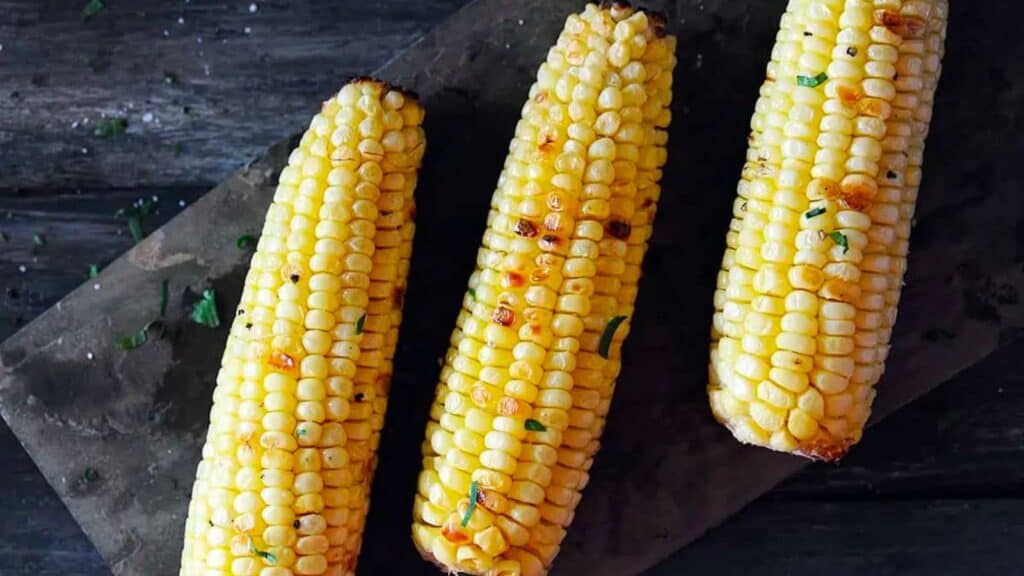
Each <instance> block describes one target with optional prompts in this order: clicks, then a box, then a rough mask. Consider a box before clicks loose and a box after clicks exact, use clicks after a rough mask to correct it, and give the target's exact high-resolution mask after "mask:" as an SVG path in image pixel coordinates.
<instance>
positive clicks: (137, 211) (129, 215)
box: [114, 200, 156, 244]
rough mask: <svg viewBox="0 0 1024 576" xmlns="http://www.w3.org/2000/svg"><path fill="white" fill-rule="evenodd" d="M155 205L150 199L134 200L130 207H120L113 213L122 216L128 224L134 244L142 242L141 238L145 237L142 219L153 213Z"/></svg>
mask: <svg viewBox="0 0 1024 576" xmlns="http://www.w3.org/2000/svg"><path fill="white" fill-rule="evenodd" d="M155 207H156V203H155V202H153V201H152V200H142V201H140V202H136V203H135V204H134V205H132V207H131V208H122V209H120V210H118V211H117V213H115V214H114V216H117V217H118V218H124V219H125V222H126V224H127V225H128V232H129V233H130V234H131V235H132V240H134V241H135V243H136V244H138V243H139V242H142V239H143V238H145V237H146V234H145V232H144V231H143V228H142V221H143V220H144V219H145V218H146V216H149V215H150V214H152V213H153V209H154V208H155Z"/></svg>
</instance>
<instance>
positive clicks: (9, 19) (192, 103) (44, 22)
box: [0, 0, 1024, 576]
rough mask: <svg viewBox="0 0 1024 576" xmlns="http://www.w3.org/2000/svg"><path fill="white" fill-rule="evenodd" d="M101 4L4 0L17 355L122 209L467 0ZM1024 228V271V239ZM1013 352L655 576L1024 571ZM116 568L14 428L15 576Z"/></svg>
mask: <svg viewBox="0 0 1024 576" xmlns="http://www.w3.org/2000/svg"><path fill="white" fill-rule="evenodd" d="M734 1H735V0H734ZM105 3H106V4H107V7H106V8H105V9H104V10H102V11H100V12H99V13H98V14H96V15H94V16H92V17H91V18H89V19H88V20H84V19H83V18H82V15H81V11H82V8H83V6H84V5H85V4H86V2H85V0H76V1H67V0H63V1H55V0H54V1H40V2H36V1H30V0H19V1H4V0H0V232H2V237H0V289H2V292H0V339H2V338H5V337H7V336H9V335H10V334H12V333H13V332H14V331H16V330H17V329H18V327H19V326H21V325H22V324H24V323H26V322H28V321H30V320H31V319H32V318H33V317H35V316H36V315H37V314H39V313H40V312H42V311H43V310H44V309H46V308H47V307H49V306H51V305H52V304H53V303H55V302H56V301H57V300H58V299H60V298H61V297H62V296H63V295H64V294H65V293H66V292H68V291H69V290H70V289H72V288H74V287H76V286H77V285H79V284H81V283H82V282H83V281H85V280H86V279H87V277H88V273H89V267H90V265H92V264H96V265H98V266H103V265H104V264H105V263H107V262H109V261H111V260H113V259H114V258H115V257H116V256H117V255H119V254H120V253H122V252H123V251H124V250H125V249H127V248H128V247H129V246H130V245H131V243H132V240H131V237H130V235H129V234H128V232H127V229H126V228H125V226H124V222H123V220H121V219H118V218H116V217H115V216H114V213H115V212H116V211H117V210H118V209H120V208H125V207H128V206H130V205H131V203H132V202H133V201H135V200H136V199H139V198H154V199H158V206H159V213H158V214H155V215H153V216H152V217H150V218H148V219H147V220H146V222H145V224H146V227H147V229H151V228H152V227H155V226H157V225H159V224H160V223H161V222H163V221H165V220H166V219H168V218H170V217H171V216H173V215H174V214H176V213H177V212H178V211H180V210H181V209H182V206H184V205H187V204H188V203H190V202H191V201H193V200H194V199H196V198H197V197H199V196H200V195H201V194H202V193H203V192H204V191H206V190H207V189H209V188H210V187H211V186H213V185H214V184H216V183H217V182H218V181H220V180H221V179H223V178H224V177H226V176H228V175H229V174H230V173H231V172H233V171H234V170H235V169H237V168H238V167H239V166H241V165H243V164H244V163H245V162H246V161H247V160H248V159H250V158H252V157H254V156H256V155H257V154H258V153H259V152H260V151H262V150H263V149H264V148H265V147H266V146H268V145H270V144H272V143H273V142H275V141H277V140H279V139H280V138H281V137H283V136H285V135H287V134H289V133H291V132H293V131H295V130H296V129H297V128H299V127H300V126H301V125H302V124H303V123H304V122H306V121H307V120H308V117H309V115H310V112H311V111H312V110H314V109H315V106H316V105H317V103H318V102H319V101H320V100H321V99H322V98H323V97H324V95H325V94H328V93H330V92H331V91H332V90H333V89H335V88H336V87H337V86H338V85H339V84H340V83H341V82H342V80H343V79H344V78H345V77H347V76H350V75H353V74H359V73H365V72H368V71H371V70H373V69H374V68H376V67H377V66H379V65H381V64H383V63H384V62H385V61H387V60H388V59H389V58H390V57H391V56H393V55H394V54H395V53H396V52H398V51H400V50H401V49H402V48H403V47H405V46H407V45H408V44H409V43H410V42H412V41H413V40H414V39H415V38H417V37H418V36H419V35H421V34H422V33H424V32H425V31H426V30H428V29H429V28H431V27H432V26H433V25H435V24H437V23H438V22H440V21H441V20H442V19H444V18H445V17H446V16H447V15H449V14H451V13H452V12H453V11H455V10H457V9H458V8H459V7H461V6H462V5H463V4H465V2H464V1H463V0H418V1H417V0H389V1H383V2H371V3H367V2H356V1H349V2H326V1H306V2H286V1H260V2H249V1H238V2H230V3H228V2H200V1H198V0H194V1H191V2H190V1H175V2H156V1H152V0H146V1H133V2H127V1H115V0H108V1H107V2H105ZM707 3H708V4H721V3H722V2H711V1H710V0H709V2H707ZM776 3H777V4H778V5H779V10H781V9H782V6H783V4H784V2H783V0H778V2H776ZM687 4H695V3H692V2H691V3H687ZM986 5H989V6H995V3H992V2H977V3H976V4H975V6H977V7H978V8H977V10H974V11H972V18H973V20H972V21H970V22H967V23H964V24H961V25H962V26H972V27H984V26H987V25H988V22H989V21H990V19H991V18H996V17H998V16H997V15H994V14H993V13H992V12H986V10H985V6H986ZM680 14H686V15H689V16H690V17H692V18H701V17H702V10H701V9H700V8H699V7H698V8H697V9H688V8H681V9H680ZM1007 29H1008V28H1007V27H1002V28H1000V30H1003V31H1005V30H1007ZM684 45H685V43H684ZM1021 46H1022V44H1021V42H1020V41H1019V39H1017V38H1014V37H998V36H997V37H993V38H992V39H991V43H989V44H987V45H981V46H970V47H967V49H968V50H972V51H976V53H977V65H978V66H979V67H982V68H983V73H982V74H981V75H982V76H983V77H985V78H988V84H987V85H979V86H978V87H977V89H978V90H991V91H993V92H994V93H996V94H1001V95H1005V96H1000V97H996V98H994V99H993V101H992V102H991V105H992V106H993V107H994V108H993V109H992V110H979V114H984V113H990V112H995V113H998V114H1000V115H1002V116H1003V117H1004V118H1005V123H1004V125H1003V126H1002V127H1001V130H999V131H997V132H996V133H993V138H1007V141H1006V145H1007V146H1013V147H1016V148H1018V149H1020V148H1021V144H1020V140H1019V138H1015V137H1014V136H1013V135H1014V134H1016V132H1017V130H1019V128H1020V127H1021V126H1020V125H1021V119H1020V104H1021V102H1022V98H1021V93H1020V92H1021V90H1022V89H1024V66H1021V65H1020V63H1019V62H1018V63H1017V64H1016V66H1015V67H1013V68H1012V69H1004V68H1001V67H998V66H995V65H992V64H991V63H989V62H987V61H986V58H987V54H988V53H989V52H990V51H996V50H1000V49H1001V50H1010V51H1013V50H1016V51H1017V52H1018V53H1019V52H1020V51H1021ZM765 54H766V55H767V47H766V49H765ZM680 58H681V64H680V74H679V77H680V78H679V81H680V84H681V85H682V86H687V85H688V80H689V79H690V78H691V77H696V78H703V80H704V81H709V80H710V79H711V77H710V76H708V75H706V74H705V73H704V72H702V71H701V70H700V67H701V64H700V58H699V56H698V54H696V53H686V54H680ZM719 64H723V65H727V64H728V63H725V62H723V63H719ZM752 86H753V84H752ZM699 88H700V86H699V85H697V86H692V85H691V86H689V87H688V88H687V89H699ZM981 101H982V99H979V100H978V102H981ZM735 113H737V114H743V115H747V114H749V111H748V110H737V111H736V112H735ZM940 113H941V111H940ZM110 118H125V119H126V120H127V122H128V124H127V130H126V132H125V133H123V134H118V135H115V136H113V137H109V138H104V137H101V136H97V134H96V129H97V127H98V126H104V125H108V124H109V119H110ZM1022 152H1024V150H1022ZM929 161H955V158H947V159H941V160H940V159H936V158H929ZM980 178H981V179H982V180H983V183H982V184H979V186H989V187H991V186H998V185H999V182H998V181H993V180H992V179H991V178H985V177H984V175H981V176H980ZM726 188H728V187H726ZM1009 216H1010V217H1014V218H1017V219H1019V218H1021V215H1013V214H1011V215H1009ZM1016 232H1017V241H1018V243H1019V244H1018V245H1019V246H1020V249H1019V252H1018V261H1021V262H1024V226H1022V225H1021V224H1018V225H1017V228H1016ZM998 297H999V298H1003V299H1006V300H1007V301H1010V300H1013V301H1016V299H1017V298H1018V297H1019V296H1018V295H1017V294H1016V293H1015V292H1007V293H1005V294H999V295H998ZM1018 336H1019V335H1018V334H1016V333H1007V334H1006V338H1005V339H1006V344H1005V345H1004V346H1003V347H1002V348H1001V349H1000V350H999V351H998V352H997V353H995V354H993V355H992V356H990V357H989V358H987V359H986V360H985V361H983V362H981V363H979V364H977V365H976V366H974V367H972V368H971V369H969V370H966V371H964V372H963V373H961V374H959V375H958V376H957V377H956V378H954V379H953V380H952V381H950V382H948V383H946V384H944V385H943V386H942V387H941V388H939V389H938V390H937V391H935V392H933V393H931V394H930V395H928V396H926V397H925V398H923V399H921V400H919V401H918V402H916V403H914V404H912V405H911V406H910V407H908V408H905V409H904V410H902V411H901V412H899V413H898V414H897V415H895V416H893V417H891V418H890V419H889V420H887V421H886V422H884V423H882V424H881V425H879V426H878V427H877V428H875V429H874V430H872V432H871V433H870V434H868V436H867V438H866V440H865V441H864V442H863V443H862V445H860V446H859V447H858V448H857V449H856V450H854V451H853V453H852V455H851V456H850V457H849V458H848V459H847V460H845V461H844V462H843V463H842V464H841V465H840V466H825V465H818V466H812V467H810V468H808V469H807V470H805V471H804V472H802V473H801V474H799V475H798V476H796V477H794V478H793V479H792V480H790V481H788V482H786V483H785V484H784V485H782V486H780V487H779V488H777V489H776V490H775V491H773V492H772V493H770V494H769V495H767V496H765V497H764V498H762V499H760V500H758V501H757V502H755V503H754V504H752V505H751V506H749V507H748V508H747V509H746V510H745V511H743V512H742V513H741V514H739V515H738V516H736V517H735V518H733V519H731V520H730V521H728V522H727V523H726V524H725V525H723V526H721V527H719V528H718V529H716V530H714V531H712V532H711V533H710V534H708V535H707V536H705V537H704V538H702V539H701V540H699V541H698V542H696V543H695V544H693V545H691V546H689V547H687V548H686V549H684V550H682V551H680V552H679V553H677V554H676V555H675V556H674V557H672V558H670V559H668V560H667V561H665V562H664V563H663V564H661V565H660V566H659V567H657V568H655V569H654V570H652V572H651V573H652V574H658V575H662V574H664V575H669V574H678V573H682V572H683V571H684V570H685V571H689V572H691V573H698V574H701V573H711V572H712V571H714V573H716V574H745V573H749V572H755V571H756V572H757V573H759V574H812V573H819V572H824V571H829V572H830V573H835V574H922V573H933V574H961V573H963V574H966V573H972V574H1020V573H1024V555H1022V554H1021V553H1020V552H1019V550H1018V545H1017V542H1018V541H1019V540H1020V539H1021V537H1024V425H1022V422H1024V387H1022V386H1021V384H1022V381H1024V376H1022V372H1021V366H1022V363H1021V360H1020V359H1021V357H1022V354H1024V339H1020V338H1018ZM929 337H934V338H938V339H942V338H955V337H956V334H953V333H945V332H941V333H940V332H936V333H935V334H930V335H929ZM106 573H107V571H106V568H104V566H103V563H102V561H101V560H100V558H99V556H98V555H97V554H96V553H95V552H94V551H93V549H92V547H91V545H90V544H89V542H88V540H87V539H86V538H85V537H84V535H83V534H82V533H81V531H80V530H79V529H78V527H77V526H76V525H75V523H74V521H73V520H72V519H71V517H70V515H68V513H67V512H66V510H65V509H64V507H63V505H62V504H61V502H60V501H59V500H58V499H57V498H56V496H55V495H54V494H53V493H52V491H51V490H50V488H49V486H48V485H47V484H46V482H45V480H43V478H42V477H41V476H40V475H39V473H38V472H37V470H36V469H35V467H34V465H33V464H32V462H31V461H30V460H29V459H28V457H27V456H26V455H25V454H24V452H23V451H22V449H21V447H20V446H19V444H18V442H17V440H16V439H15V438H14V436H13V435H12V434H11V433H10V431H9V430H7V428H6V426H4V425H3V424H2V422H0V574H3V575H11V576H28V575H30V574H31V575H33V576H45V575H50V574H54V575H55V574H74V575H84V576H92V575H99V574H106Z"/></svg>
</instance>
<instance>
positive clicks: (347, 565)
mask: <svg viewBox="0 0 1024 576" xmlns="http://www.w3.org/2000/svg"><path fill="white" fill-rule="evenodd" d="M422 120H423V110H422V109H421V108H420V106H419V104H418V103H417V102H416V99H415V97H414V96H412V95H410V94H406V93H402V92H401V91H399V90H396V89H393V88H390V87H388V86H387V85H385V84H383V83H381V82H378V81H374V80H370V79H357V80H354V81H353V82H351V83H349V84H348V85H346V86H345V87H344V88H343V89H342V90H341V91H340V92H339V93H338V95H337V96H336V97H334V98H332V99H330V100H328V101H326V102H324V104H323V107H322V109H321V111H320V113H319V114H317V115H316V116H315V117H314V118H313V120H312V122H311V123H310V126H309V129H308V130H307V131H306V133H305V134H304V135H303V136H302V140H301V142H300V144H299V147H298V148H296V149H295V150H294V151H293V152H292V154H291V156H290V157H289V159H288V166H287V167H285V168H284V170H283V171H282V172H281V176H280V181H279V184H278V187H277V191H276V193H275V195H274V201H273V203H272V204H271V206H270V208H269V210H268V211H267V218H266V222H265V224H264V227H263V233H262V236H261V237H260V240H259V244H258V246H257V249H256V253H255V254H254V255H253V257H252V262H251V267H250V270H249V274H248V276H247V277H246V280H245V287H244V289H243V292H242V298H241V302H240V303H239V307H238V311H237V313H236V316H235V319H234V323H233V324H232V327H231V332H230V336H229V337H228V342H227V347H226V349H225V352H224V358H223V360H222V364H221V369H220V372H219V373H218V375H217V386H216V388H215V389H214V393H213V399H214V403H213V409H212V410H211V412H210V428H209V432H208V433H207V439H206V444H205V445H204V446H203V458H202V461H201V462H200V464H199V468H198V471H197V473H196V482H195V485H194V488H193V491H192V501H191V503H190V505H189V514H188V520H187V522H186V526H185V542H184V551H183V553H182V560H181V571H180V574H181V575H182V576H293V575H309V576H313V575H322V576H341V575H351V574H354V573H355V565H356V558H357V556H358V554H359V548H360V543H361V540H362V532H363V524H364V522H365V519H366V513H367V510H368V508H369V488H370V480H371V478H372V476H373V471H374V468H375V466H376V450H377V444H378V442H379V439H380V429H381V426H382V425H383V421H384V411H385V408H386V407H387V396H388V390H389V388H390V384H391V373H392V366H391V360H392V357H393V356H394V352H395V345H396V342H397V339H398V327H399V323H400V321H401V318H402V310H401V304H402V293H403V291H404V290H405V283H406V276H407V273H408V270H409V256H410V253H411V250H412V237H413V221H412V217H413V213H414V210H415V208H414V203H413V190H414V188H415V187H416V177H417V170H418V169H419V166H420V162H421V160H422V157H423V151H424V143H425V140H424V134H423V130H422V129H421V128H420V125H421V123H422Z"/></svg>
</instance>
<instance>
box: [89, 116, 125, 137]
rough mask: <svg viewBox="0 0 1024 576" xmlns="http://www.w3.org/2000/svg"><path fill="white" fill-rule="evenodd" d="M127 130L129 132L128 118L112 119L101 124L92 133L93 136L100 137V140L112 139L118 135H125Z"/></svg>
mask: <svg viewBox="0 0 1024 576" xmlns="http://www.w3.org/2000/svg"><path fill="white" fill-rule="evenodd" d="M125 130H128V119H127V118H110V119H109V120H104V121H103V122H100V124H99V125H98V126H96V128H95V129H94V130H93V131H92V134H93V136H99V137H100V138H111V137H113V136H117V135H118V134H124V132H125Z"/></svg>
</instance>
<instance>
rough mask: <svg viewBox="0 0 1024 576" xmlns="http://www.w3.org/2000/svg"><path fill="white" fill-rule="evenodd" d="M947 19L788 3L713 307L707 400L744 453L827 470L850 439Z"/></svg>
mask: <svg viewBox="0 0 1024 576" xmlns="http://www.w3.org/2000/svg"><path fill="white" fill-rule="evenodd" d="M947 13H948V5H947V1H946V0H884V1H875V2H871V1H868V0H835V1H830V2H802V1H801V2H790V3H789V6H788V9H787V12H786V14H785V16H784V17H783V18H782V22H781V25H780V31H779V34H778V36H777V40H776V45H775V49H774V50H773V51H772V60H771V62H770V64H769V65H768V73H767V76H768V79H767V80H766V81H765V83H764V85H763V86H762V87H761V94H760V98H759V100H758V102H757V105H756V106H755V112H754V116H753V118H752V119H751V133H750V147H749V150H748V154H747V162H746V164H745V165H744V167H743V170H742V173H741V181H740V184H739V186H738V187H737V192H738V198H737V200H736V203H735V204H734V206H735V210H734V216H733V220H732V222H731V223H730V226H729V232H728V234H727V237H726V240H727V250H726V255H725V257H724V258H723V260H722V271H721V273H720V274H719V277H718V278H719V279H718V283H717V285H716V292H715V298H714V305H715V314H714V316H713V323H712V343H711V355H710V356H711V362H710V377H709V385H708V390H709V399H710V403H711V407H712V411H713V412H714V414H715V416H716V418H717V419H718V420H719V421H721V422H722V423H723V424H725V425H726V426H727V427H728V428H730V429H731V430H732V432H733V433H734V435H735V436H736V437H737V438H738V439H740V440H741V441H743V442H748V443H753V444H758V445H762V446H766V447H769V448H772V449H774V450H779V451H784V452H791V453H796V454H799V455H802V456H806V457H808V458H813V459H823V460H834V459H837V458H840V457H842V456H843V455H844V454H845V453H846V451H847V450H848V449H849V448H850V446H851V445H853V444H855V443H856V442H857V441H858V440H859V439H860V437H861V434H862V432H863V427H864V424H865V421H866V419H867V417H868V415H869V414H870V405H871V401H872V399H873V398H874V390H873V386H874V385H875V384H876V382H877V381H878V379H879V378H880V377H881V375H882V372H883V370H884V362H885V358H886V356H887V354H888V350H889V337H890V335H891V333H892V327H893V323H894V321H895V316H896V306H897V305H898V302H899V296H900V288H901V286H902V279H903V274H904V272H905V270H906V256H907V247H908V240H909V233H910V219H911V218H912V217H913V212H914V203H915V201H916V199H917V196H918V187H919V185H920V174H921V160H922V157H923V149H924V139H925V136H926V135H927V133H928V123H929V121H930V119H931V115H932V105H933V103H934V92H935V88H936V86H937V83H938V77H939V72H940V68H941V64H940V63H941V59H942V55H943V42H944V39H945V31H946V17H947ZM926 62H928V63H930V65H927V66H926V65H925V63H926Z"/></svg>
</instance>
